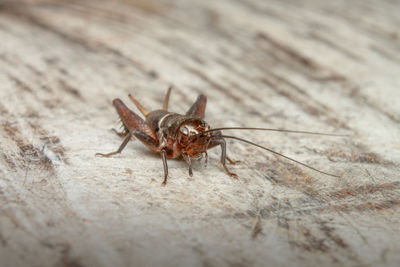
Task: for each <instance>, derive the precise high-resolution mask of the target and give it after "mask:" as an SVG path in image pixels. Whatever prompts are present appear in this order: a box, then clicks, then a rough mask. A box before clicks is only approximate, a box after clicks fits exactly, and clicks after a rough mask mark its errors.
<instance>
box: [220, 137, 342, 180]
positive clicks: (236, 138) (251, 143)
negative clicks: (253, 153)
mask: <svg viewBox="0 0 400 267" xmlns="http://www.w3.org/2000/svg"><path fill="white" fill-rule="evenodd" d="M219 137H223V138H230V139H235V140H238V141H241V142H244V143H247V144H250V145H253V146H256V147H259V148H261V149H264V150H266V151H268V152H271V153H273V154H275V155H278V156H281V157H284V158H285V159H288V160H290V161H293V162H296V163H297V164H300V165H302V166H304V167H306V168H309V169H311V170H314V171H316V172H319V173H322V174H325V175H329V176H332V177H337V178H340V177H341V176H339V175H335V174H331V173H327V172H324V171H321V170H318V169H316V168H314V167H311V166H310V165H307V164H305V163H303V162H300V161H298V160H295V159H292V158H290V157H288V156H285V155H283V154H281V153H279V152H276V151H274V150H272V149H269V148H266V147H264V146H261V145H259V144H256V143H253V142H251V141H249V140H246V139H243V138H240V137H236V136H231V135H221V136H219Z"/></svg>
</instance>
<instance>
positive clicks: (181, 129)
mask: <svg viewBox="0 0 400 267" xmlns="http://www.w3.org/2000/svg"><path fill="white" fill-rule="evenodd" d="M179 131H180V132H181V134H183V135H188V133H189V131H188V129H187V128H186V127H183V128H180V130H179Z"/></svg>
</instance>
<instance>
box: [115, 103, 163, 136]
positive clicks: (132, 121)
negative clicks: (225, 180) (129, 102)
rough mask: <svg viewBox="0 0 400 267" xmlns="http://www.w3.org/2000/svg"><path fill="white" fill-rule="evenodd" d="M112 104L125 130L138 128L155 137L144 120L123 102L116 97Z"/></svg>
mask: <svg viewBox="0 0 400 267" xmlns="http://www.w3.org/2000/svg"><path fill="white" fill-rule="evenodd" d="M113 105H114V107H115V109H116V110H117V112H118V115H119V117H120V118H121V121H122V123H123V125H124V128H125V130H126V131H132V130H139V131H141V132H144V133H146V134H147V135H149V136H151V137H153V138H156V136H155V135H154V133H153V131H152V130H151V129H150V127H149V126H148V125H147V124H146V122H145V121H144V120H143V119H142V118H141V117H139V116H138V115H137V114H136V113H135V112H133V111H132V110H130V109H129V108H128V107H127V106H126V105H125V104H124V102H122V101H121V100H120V99H118V98H116V99H114V101H113Z"/></svg>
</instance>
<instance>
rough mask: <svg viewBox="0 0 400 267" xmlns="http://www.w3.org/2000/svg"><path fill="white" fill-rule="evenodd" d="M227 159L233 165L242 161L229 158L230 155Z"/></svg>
mask: <svg viewBox="0 0 400 267" xmlns="http://www.w3.org/2000/svg"><path fill="white" fill-rule="evenodd" d="M226 160H227V161H228V162H229V164H231V165H236V164H239V163H241V161H240V160H232V159H231V158H229V157H228V156H226Z"/></svg>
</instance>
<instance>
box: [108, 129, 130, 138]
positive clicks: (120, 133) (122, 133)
mask: <svg viewBox="0 0 400 267" xmlns="http://www.w3.org/2000/svg"><path fill="white" fill-rule="evenodd" d="M111 131H113V132H114V133H115V134H116V135H118V136H119V137H125V136H126V135H127V134H128V132H118V131H117V130H115V129H114V128H112V129H111Z"/></svg>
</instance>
